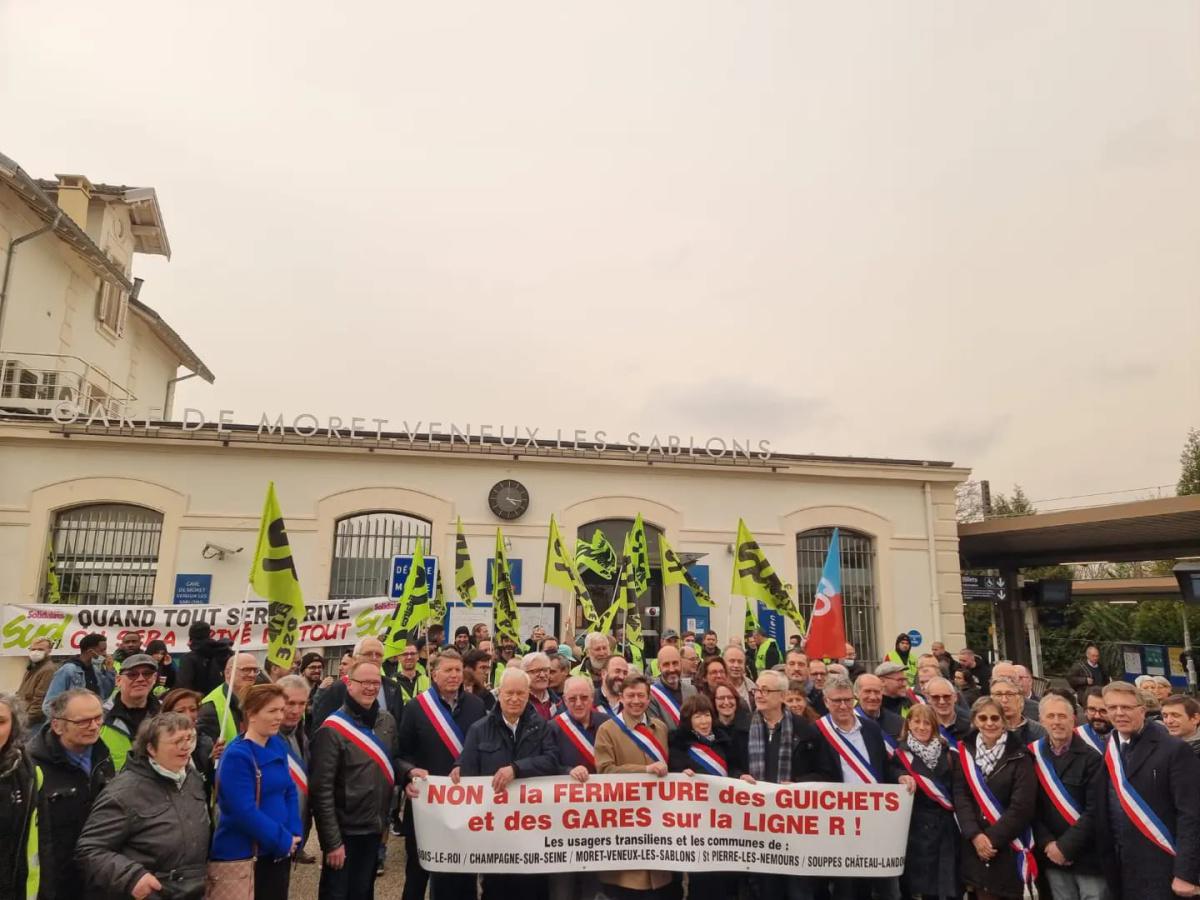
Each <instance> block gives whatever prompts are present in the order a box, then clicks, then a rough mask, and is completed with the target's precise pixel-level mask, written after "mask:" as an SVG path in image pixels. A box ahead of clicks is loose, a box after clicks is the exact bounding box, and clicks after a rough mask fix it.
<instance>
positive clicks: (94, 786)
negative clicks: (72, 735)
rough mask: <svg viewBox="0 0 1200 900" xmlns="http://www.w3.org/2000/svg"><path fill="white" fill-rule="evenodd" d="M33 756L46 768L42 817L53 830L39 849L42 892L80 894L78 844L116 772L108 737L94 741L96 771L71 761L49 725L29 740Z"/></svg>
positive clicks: (43, 825)
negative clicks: (94, 809)
mask: <svg viewBox="0 0 1200 900" xmlns="http://www.w3.org/2000/svg"><path fill="white" fill-rule="evenodd" d="M29 755H30V756H31V757H32V758H33V761H34V763H36V764H37V765H38V766H40V767H41V769H42V794H41V797H40V799H39V802H38V818H39V819H40V821H41V828H42V834H49V837H50V840H49V842H48V845H47V846H45V847H39V854H40V856H41V866H42V888H41V891H40V896H41V897H43V898H45V897H57V898H60V900H61V898H67V897H78V896H79V895H80V890H79V888H80V884H81V882H82V876H81V875H80V872H79V867H78V866H77V865H76V864H75V845H76V844H77V843H78V842H79V833H80V832H81V831H82V830H83V823H84V822H85V821H87V817H88V813H89V812H90V811H91V809H92V804H93V803H95V801H96V798H97V797H99V796H100V792H101V791H102V790H104V787H105V785H107V784H108V783H109V782H110V781H111V780H112V779H113V778H114V777H115V776H116V772H115V771H114V770H113V764H112V757H111V756H110V755H109V752H108V747H106V746H105V745H104V742H103V741H100V740H97V741H96V743H95V744H93V745H92V771H91V773H90V774H89V773H85V772H84V771H83V770H82V769H80V768H79V767H78V766H77V765H75V764H74V763H73V762H70V761H69V760H68V759H67V754H66V751H65V750H64V749H63V745H62V742H61V741H60V740H59V738H58V735H57V734H55V733H54V732H53V730H51V728H50V725H49V724H46V725H44V726H43V727H42V730H41V731H39V732H38V733H37V734H36V735H34V737H33V740H31V741H30V742H29Z"/></svg>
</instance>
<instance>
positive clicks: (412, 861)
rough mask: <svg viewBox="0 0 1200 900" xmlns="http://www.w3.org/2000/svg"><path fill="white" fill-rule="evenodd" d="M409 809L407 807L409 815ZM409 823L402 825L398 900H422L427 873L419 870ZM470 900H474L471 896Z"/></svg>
mask: <svg viewBox="0 0 1200 900" xmlns="http://www.w3.org/2000/svg"><path fill="white" fill-rule="evenodd" d="M411 809H412V808H411V807H409V810H410V813H409V814H410V815H411ZM412 830H413V826H412V823H411V822H405V823H404V828H403V831H404V892H403V893H402V894H401V895H400V900H424V898H425V885H426V884H427V883H428V882H429V873H428V872H426V871H425V870H424V869H422V868H421V857H420V855H419V854H418V851H417V838H416V836H415V835H413V833H412ZM471 900H474V895H472V897H471Z"/></svg>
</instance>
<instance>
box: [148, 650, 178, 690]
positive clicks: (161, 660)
mask: <svg viewBox="0 0 1200 900" xmlns="http://www.w3.org/2000/svg"><path fill="white" fill-rule="evenodd" d="M146 655H147V656H149V657H150V658H151V659H153V660H154V661H155V662H156V663H158V678H157V679H156V684H155V686H154V691H153V693H154V696H155V697H161V696H162V695H163V694H165V693H167V691H170V690H172V689H173V688H174V687H175V680H176V678H177V677H178V672H177V671H176V669H175V662H174V660H172V659H171V652H170V651H169V650H168V649H167V644H166V641H151V642H150V643H148V644H147V645H146Z"/></svg>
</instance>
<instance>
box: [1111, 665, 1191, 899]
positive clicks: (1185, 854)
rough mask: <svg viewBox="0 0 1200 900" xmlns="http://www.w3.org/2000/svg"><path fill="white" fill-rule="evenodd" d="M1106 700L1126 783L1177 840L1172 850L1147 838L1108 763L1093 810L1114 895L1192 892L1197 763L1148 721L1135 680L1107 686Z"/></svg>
mask: <svg viewBox="0 0 1200 900" xmlns="http://www.w3.org/2000/svg"><path fill="white" fill-rule="evenodd" d="M1104 705H1105V708H1106V709H1107V711H1108V720H1109V721H1110V722H1111V723H1112V727H1113V730H1112V733H1111V734H1110V735H1109V738H1108V745H1107V746H1110V747H1111V746H1112V745H1113V743H1114V742H1115V743H1116V746H1117V748H1118V753H1117V756H1118V759H1119V760H1120V763H1121V768H1122V769H1123V771H1124V774H1125V778H1126V780H1127V781H1128V783H1129V787H1131V788H1132V789H1133V790H1134V791H1136V793H1137V795H1138V796H1139V797H1140V798H1141V800H1142V802H1143V803H1144V804H1145V805H1146V806H1147V807H1148V808H1149V809H1150V811H1151V812H1153V814H1154V816H1155V817H1157V819H1158V821H1159V822H1161V823H1162V827H1163V828H1164V829H1165V831H1166V835H1164V837H1165V838H1166V839H1169V840H1171V841H1173V842H1174V845H1175V847H1174V850H1175V852H1174V853H1173V854H1172V853H1171V852H1170V851H1168V850H1167V849H1165V848H1163V847H1161V846H1159V845H1158V844H1156V843H1155V842H1153V841H1151V840H1150V839H1149V838H1148V837H1146V835H1145V833H1144V832H1143V830H1142V828H1141V827H1139V823H1135V822H1134V821H1133V820H1132V819H1131V818H1130V817H1129V814H1128V813H1127V812H1126V810H1125V807H1124V804H1122V803H1121V802H1120V799H1119V797H1118V793H1117V789H1116V786H1115V785H1114V783H1113V779H1112V777H1111V775H1110V773H1109V770H1108V768H1107V767H1106V768H1105V770H1104V771H1103V774H1102V775H1101V777H1100V778H1098V779H1097V780H1096V795H1097V797H1096V800H1097V807H1096V812H1097V822H1098V823H1099V824H1100V827H1099V828H1098V832H1099V834H1098V836H1099V838H1100V853H1101V858H1102V859H1103V860H1104V870H1105V876H1106V879H1107V881H1108V884H1109V885H1110V887H1111V888H1112V889H1113V891H1114V893H1116V894H1117V895H1118V896H1121V897H1137V898H1139V900H1167V898H1170V897H1174V896H1175V895H1176V894H1178V895H1181V896H1188V895H1189V894H1195V893H1196V890H1197V885H1200V760H1197V759H1196V757H1195V756H1194V755H1193V754H1192V752H1191V751H1190V750H1189V749H1188V747H1187V745H1186V744H1185V743H1184V742H1183V741H1181V740H1179V739H1178V738H1173V737H1171V735H1169V734H1167V731H1166V729H1165V728H1163V727H1162V726H1161V725H1159V724H1158V723H1157V722H1147V721H1146V707H1145V705H1144V701H1143V700H1142V698H1141V695H1140V694H1139V693H1138V691H1137V690H1136V689H1135V688H1134V687H1133V685H1131V684H1129V683H1127V682H1124V681H1116V682H1112V683H1110V684H1108V685H1105V687H1104ZM1135 808H1136V807H1135ZM1142 824H1143V825H1144V824H1145V823H1144V822H1143V823H1142Z"/></svg>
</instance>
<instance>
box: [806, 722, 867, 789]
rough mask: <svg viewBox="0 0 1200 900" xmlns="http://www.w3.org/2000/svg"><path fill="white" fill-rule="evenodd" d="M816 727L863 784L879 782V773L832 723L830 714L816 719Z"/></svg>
mask: <svg viewBox="0 0 1200 900" xmlns="http://www.w3.org/2000/svg"><path fill="white" fill-rule="evenodd" d="M817 728H819V729H820V730H821V734H823V735H825V740H827V741H829V745H830V746H831V747H833V749H834V750H835V751H836V752H837V755H838V756H840V757H841V758H842V760H843V761H844V762H845V763H846V765H848V766H849V767H850V770H851V771H852V772H854V774H855V775H857V776H858V778H859V780H860V781H861V782H862V783H863V784H879V782H880V777H879V774H878V773H877V772H876V771H875V769H874V768H873V767H872V766H871V763H870V761H869V760H868V759H867V758H866V757H864V756H863V755H862V754H861V753H859V752H858V748H857V747H855V746H854V745H853V744H852V743H850V741H848V740H846V737H845V735H843V734H842V733H841V731H839V730H838V727H837V726H836V725H834V724H833V716H832V715H829V716H824V717H822V718H820V719H817Z"/></svg>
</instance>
